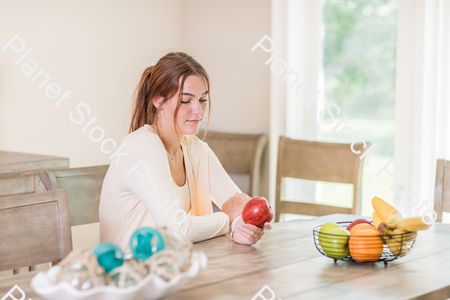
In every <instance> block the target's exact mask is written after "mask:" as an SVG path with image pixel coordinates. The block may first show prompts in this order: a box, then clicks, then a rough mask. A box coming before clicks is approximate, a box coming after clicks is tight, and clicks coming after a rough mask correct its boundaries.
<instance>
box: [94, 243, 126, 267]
mask: <svg viewBox="0 0 450 300" xmlns="http://www.w3.org/2000/svg"><path fill="white" fill-rule="evenodd" d="M92 254H94V255H96V256H97V261H98V264H99V265H100V266H102V267H103V269H105V272H106V273H108V272H110V271H111V270H113V269H115V268H117V267H120V266H121V265H123V262H124V257H123V252H122V250H121V249H120V248H119V247H117V246H116V245H113V244H110V243H100V244H98V245H97V247H95V248H94V249H93V250H92Z"/></svg>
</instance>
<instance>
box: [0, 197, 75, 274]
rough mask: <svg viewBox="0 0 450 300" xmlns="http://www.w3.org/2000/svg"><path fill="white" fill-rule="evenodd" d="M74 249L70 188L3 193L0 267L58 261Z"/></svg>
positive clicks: (0, 224) (7, 268) (0, 227)
mask: <svg viewBox="0 0 450 300" xmlns="http://www.w3.org/2000/svg"><path fill="white" fill-rule="evenodd" d="M71 250H72V234H71V229H70V220H69V208H68V205H67V198H66V192H65V191H64V190H63V189H57V190H54V191H49V192H42V193H33V194H25V195H15V196H8V197H3V198H2V199H1V201H0V258H1V259H0V271H3V270H11V269H20V268H21V267H26V266H34V265H38V264H43V263H48V262H52V264H53V265H54V264H56V263H58V262H59V261H60V260H62V259H63V258H64V257H65V256H66V255H67V254H69V252H70V251H71Z"/></svg>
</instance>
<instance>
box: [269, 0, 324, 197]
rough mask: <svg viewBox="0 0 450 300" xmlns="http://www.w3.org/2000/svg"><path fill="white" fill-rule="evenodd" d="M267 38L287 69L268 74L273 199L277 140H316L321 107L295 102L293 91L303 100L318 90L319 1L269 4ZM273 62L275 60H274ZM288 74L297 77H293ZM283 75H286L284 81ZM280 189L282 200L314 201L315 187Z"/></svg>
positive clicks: (298, 185)
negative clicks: (269, 32)
mask: <svg viewBox="0 0 450 300" xmlns="http://www.w3.org/2000/svg"><path fill="white" fill-rule="evenodd" d="M271 37H272V38H273V39H274V41H276V44H277V45H279V47H280V48H281V50H282V52H281V54H280V57H282V58H283V59H285V60H286V62H287V65H288V68H287V70H286V71H285V72H283V73H282V75H280V76H277V75H276V74H275V73H273V72H271V137H276V138H271V142H270V150H271V167H272V170H273V172H271V175H273V177H272V180H271V183H272V184H271V187H272V193H271V195H273V199H274V197H275V175H276V154H277V149H278V136H280V135H284V136H288V137H291V138H296V139H311V140H315V139H317V130H318V127H317V125H318V124H317V123H318V119H317V107H318V106H319V105H320V103H321V98H320V97H318V101H313V102H312V104H310V105H309V106H307V105H306V102H307V100H305V99H301V98H299V96H298V95H297V93H296V92H295V89H296V87H297V86H299V85H300V84H301V85H302V87H306V88H304V90H303V91H304V94H303V95H304V96H305V97H304V98H306V97H307V98H309V97H311V96H312V95H314V94H315V93H316V92H317V90H318V86H319V84H318V81H319V78H320V76H319V70H320V54H321V1H309V0H272V31H271ZM274 62H275V60H274ZM292 73H295V74H296V75H298V79H297V80H296V76H295V75H293V74H292ZM288 74H290V75H288ZM286 75H288V76H287V77H286ZM284 183H286V185H283V186H282V194H283V198H284V199H290V200H294V199H297V200H299V199H302V200H307V199H314V195H315V183H314V182H302V183H298V182H295V181H294V180H290V179H285V180H284Z"/></svg>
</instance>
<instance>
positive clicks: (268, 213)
mask: <svg viewBox="0 0 450 300" xmlns="http://www.w3.org/2000/svg"><path fill="white" fill-rule="evenodd" d="M242 219H243V220H244V222H245V223H246V224H252V225H255V226H258V227H261V228H262V227H264V223H266V222H270V221H272V219H273V210H272V207H271V206H270V204H269V201H267V199H266V198H264V197H255V198H253V199H251V200H250V201H248V202H247V204H245V206H244V209H243V210H242Z"/></svg>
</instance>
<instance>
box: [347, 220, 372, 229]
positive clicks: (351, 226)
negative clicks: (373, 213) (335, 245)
mask: <svg viewBox="0 0 450 300" xmlns="http://www.w3.org/2000/svg"><path fill="white" fill-rule="evenodd" d="M364 223H367V224H370V225H372V223H370V222H369V221H367V220H365V219H358V220H355V221H353V222H352V223H351V224H350V225H348V227H347V230H348V231H350V229H352V228H353V226H355V225H358V224H364Z"/></svg>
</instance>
